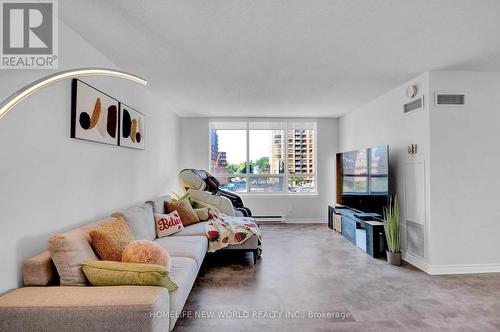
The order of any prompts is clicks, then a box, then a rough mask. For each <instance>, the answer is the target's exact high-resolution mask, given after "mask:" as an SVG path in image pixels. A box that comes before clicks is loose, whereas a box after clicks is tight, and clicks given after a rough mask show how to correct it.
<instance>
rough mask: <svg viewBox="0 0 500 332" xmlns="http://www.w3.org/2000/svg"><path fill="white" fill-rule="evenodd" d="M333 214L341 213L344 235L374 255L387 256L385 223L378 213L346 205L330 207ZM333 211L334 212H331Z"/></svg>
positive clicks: (329, 212) (329, 213)
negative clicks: (365, 211) (362, 210)
mask: <svg viewBox="0 0 500 332" xmlns="http://www.w3.org/2000/svg"><path fill="white" fill-rule="evenodd" d="M328 210H329V211H328V216H329V220H328V223H329V226H330V219H331V218H332V217H330V215H331V214H333V213H335V214H338V215H341V218H342V236H343V237H344V238H346V239H347V240H349V241H350V242H352V243H353V244H354V245H356V246H357V247H359V248H360V249H362V250H363V251H365V252H366V253H367V254H368V255H370V256H372V257H375V258H377V257H385V251H386V243H385V233H384V223H383V220H382V217H381V216H379V215H377V214H370V213H363V212H361V211H358V210H354V209H350V208H346V207H332V206H329V207H328ZM331 211H333V213H331Z"/></svg>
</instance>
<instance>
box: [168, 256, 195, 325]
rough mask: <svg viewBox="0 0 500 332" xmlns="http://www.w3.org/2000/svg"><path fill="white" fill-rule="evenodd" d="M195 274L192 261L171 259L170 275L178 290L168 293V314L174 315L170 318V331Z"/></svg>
mask: <svg viewBox="0 0 500 332" xmlns="http://www.w3.org/2000/svg"><path fill="white" fill-rule="evenodd" d="M197 274H198V266H197V264H196V262H195V261H194V260H193V259H191V258H188V257H173V258H172V269H171V271H170V275H171V276H172V278H174V279H175V281H176V283H177V285H178V286H179V288H178V289H176V290H175V291H173V292H171V293H170V312H171V313H175V314H173V315H171V317H170V330H172V329H173V328H174V325H175V322H176V321H177V317H178V316H179V313H180V312H181V311H182V308H184V304H185V303H186V300H187V298H188V296H189V293H190V292H191V288H192V287H193V284H194V281H195V280H196V275H197Z"/></svg>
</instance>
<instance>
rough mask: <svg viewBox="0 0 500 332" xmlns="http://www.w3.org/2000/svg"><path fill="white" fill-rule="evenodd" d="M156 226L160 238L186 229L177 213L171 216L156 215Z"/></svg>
mask: <svg viewBox="0 0 500 332" xmlns="http://www.w3.org/2000/svg"><path fill="white" fill-rule="evenodd" d="M155 225H156V234H157V235H158V237H165V236H169V235H172V234H174V233H177V232H180V231H182V230H183V229H184V226H183V225H182V222H181V217H180V216H179V214H178V213H177V211H173V212H171V213H169V214H155Z"/></svg>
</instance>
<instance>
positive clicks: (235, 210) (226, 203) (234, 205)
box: [179, 169, 252, 217]
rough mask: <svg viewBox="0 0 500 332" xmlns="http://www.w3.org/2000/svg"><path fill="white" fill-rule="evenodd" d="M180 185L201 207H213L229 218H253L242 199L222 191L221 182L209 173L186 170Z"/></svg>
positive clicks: (181, 175) (180, 179) (180, 176)
mask: <svg viewBox="0 0 500 332" xmlns="http://www.w3.org/2000/svg"><path fill="white" fill-rule="evenodd" d="M179 183H180V185H181V187H182V189H184V190H185V191H186V192H188V193H189V194H190V195H191V197H192V199H193V200H194V201H195V202H197V203H199V204H201V205H204V206H208V207H211V208H213V209H214V210H215V211H218V212H222V213H225V214H226V215H228V216H241V217H251V216H252V212H251V211H250V209H249V208H247V207H245V206H243V201H242V200H241V197H240V196H238V195H236V194H234V193H231V192H228V191H224V190H221V189H220V188H219V186H220V182H219V181H218V180H217V179H216V178H215V177H213V176H212V175H210V174H209V173H208V172H207V171H204V170H198V169H184V170H182V171H181V172H180V173H179Z"/></svg>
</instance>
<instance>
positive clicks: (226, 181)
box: [217, 177, 247, 193]
mask: <svg viewBox="0 0 500 332" xmlns="http://www.w3.org/2000/svg"><path fill="white" fill-rule="evenodd" d="M217 180H219V182H220V189H222V190H227V191H231V192H236V193H237V192H246V191H247V179H246V178H245V177H217Z"/></svg>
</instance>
